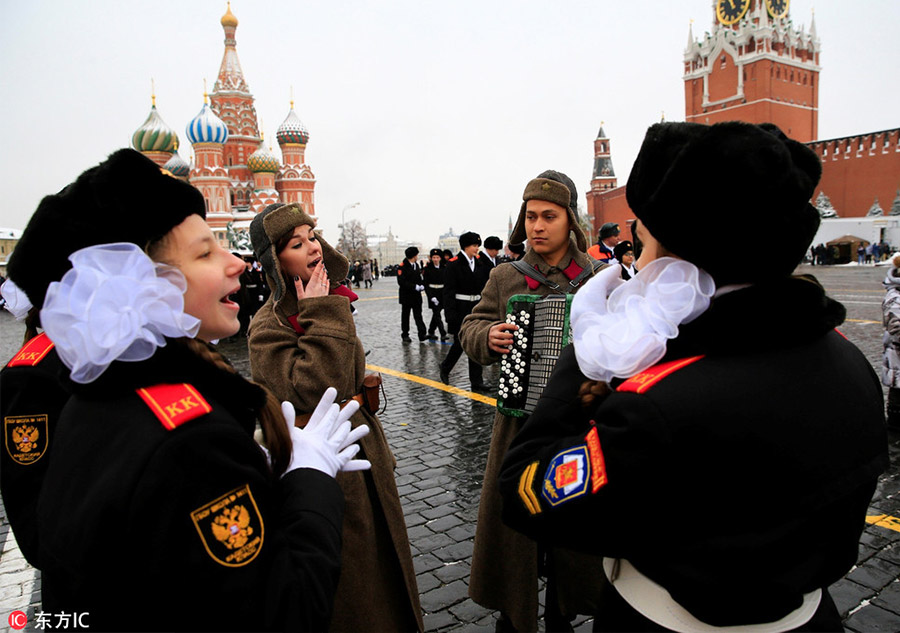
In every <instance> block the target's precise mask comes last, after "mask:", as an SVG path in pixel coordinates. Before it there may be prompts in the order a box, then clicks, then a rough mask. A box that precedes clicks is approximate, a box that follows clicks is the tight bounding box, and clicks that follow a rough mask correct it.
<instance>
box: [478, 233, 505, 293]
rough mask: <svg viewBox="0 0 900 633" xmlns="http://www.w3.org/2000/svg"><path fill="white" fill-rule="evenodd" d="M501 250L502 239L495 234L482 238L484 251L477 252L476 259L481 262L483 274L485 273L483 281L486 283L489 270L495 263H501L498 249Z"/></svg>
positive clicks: (494, 266) (495, 265)
mask: <svg viewBox="0 0 900 633" xmlns="http://www.w3.org/2000/svg"><path fill="white" fill-rule="evenodd" d="M502 250H503V240H501V239H500V238H499V237H497V236H496V235H489V236H488V237H486V238H485V240H484V252H483V253H479V257H478V261H479V262H480V263H481V265H482V267H483V270H484V274H485V283H487V278H488V277H490V276H491V271H492V270H493V269H494V268H496V267H497V264H502V263H503V260H502V259H501V255H500V251H502Z"/></svg>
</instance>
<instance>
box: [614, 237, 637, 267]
mask: <svg viewBox="0 0 900 633" xmlns="http://www.w3.org/2000/svg"><path fill="white" fill-rule="evenodd" d="M625 253H631V254H632V255H634V246H633V245H632V244H631V242H629V241H628V240H622V241H621V242H619V243H618V244H616V245H615V246H613V257H615V258H616V259H617V260H618V261H620V262H621V261H622V256H623V255H625Z"/></svg>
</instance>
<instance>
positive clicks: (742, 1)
mask: <svg viewBox="0 0 900 633" xmlns="http://www.w3.org/2000/svg"><path fill="white" fill-rule="evenodd" d="M712 4H713V28H712V32H711V33H706V34H704V36H703V37H702V38H700V39H695V38H694V34H693V29H691V30H689V32H688V44H687V48H686V49H685V52H684V104H685V120H686V121H692V122H695V123H717V122H719V121H733V120H740V121H747V122H749V123H766V122H769V123H774V124H775V125H777V126H778V127H780V128H781V129H782V131H783V132H784V133H785V134H787V135H788V136H790V137H791V138H793V139H796V140H798V141H802V142H809V141H813V140H815V139H816V138H817V137H818V125H819V70H820V66H819V50H820V45H819V39H818V37H817V36H816V22H815V18H813V21H812V25H811V26H810V30H809V32H808V33H807V32H806V31H805V28H801V29H799V30H798V29H795V28H794V24H793V21H792V20H791V17H790V12H789V9H790V0H714V1H713V3H712Z"/></svg>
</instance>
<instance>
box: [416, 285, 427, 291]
mask: <svg viewBox="0 0 900 633" xmlns="http://www.w3.org/2000/svg"><path fill="white" fill-rule="evenodd" d="M423 290H425V286H423V285H421V284H419V285H418V286H416V292H422V291H423Z"/></svg>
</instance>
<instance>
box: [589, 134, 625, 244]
mask: <svg viewBox="0 0 900 633" xmlns="http://www.w3.org/2000/svg"><path fill="white" fill-rule="evenodd" d="M618 186H619V185H618V180H617V179H616V172H615V170H614V169H613V164H612V157H611V155H610V144H609V137H608V136H606V133H605V132H604V131H603V123H602V122H601V123H600V131H599V132H597V138H596V139H594V174H593V176H592V177H591V188H590V190H588V192H587V215H588V218H589V219H590V220H591V223H592V224H593V229H594V230H592V231H591V233H594V234H595V233H596V230H597V229H599V227H600V226H601V225H602V224H604V223H606V222H618V223H619V224H620V225H621V226H625V223H626V221H627V220H628V219H629V218H630V217H631V213H630V211H629V210H628V207H627V205H625V206H623V205H622V204H621V203H611V200H612V198H610V194H608V192H610V191H612V190H613V189H615V188H617V187H618ZM623 191H624V190H623ZM622 202H624V197H623V196H622ZM589 237H590V240H591V241H592V242H593V241H594V238H596V235H591V236H589Z"/></svg>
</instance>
